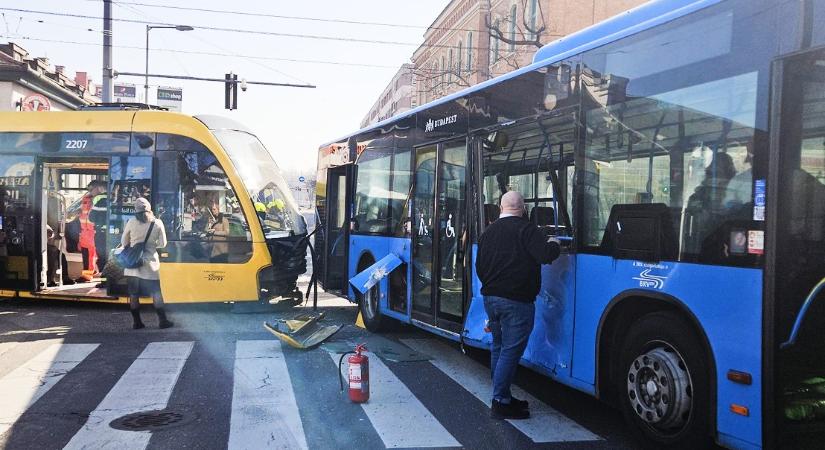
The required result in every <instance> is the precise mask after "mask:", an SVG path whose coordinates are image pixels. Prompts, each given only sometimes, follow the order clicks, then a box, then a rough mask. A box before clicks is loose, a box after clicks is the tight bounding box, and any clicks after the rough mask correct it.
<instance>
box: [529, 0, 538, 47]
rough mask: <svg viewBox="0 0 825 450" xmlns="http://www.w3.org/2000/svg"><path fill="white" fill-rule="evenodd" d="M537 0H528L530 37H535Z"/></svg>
mask: <svg viewBox="0 0 825 450" xmlns="http://www.w3.org/2000/svg"><path fill="white" fill-rule="evenodd" d="M538 3H539V2H538V0H530V38H531V39H535V38H536V37H538V36H537V34H536V18H537V16H538V9H539V8H538Z"/></svg>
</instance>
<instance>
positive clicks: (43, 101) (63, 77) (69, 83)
mask: <svg viewBox="0 0 825 450" xmlns="http://www.w3.org/2000/svg"><path fill="white" fill-rule="evenodd" d="M99 101H100V99H99V98H97V97H95V96H94V84H93V83H92V80H91V79H90V78H89V77H88V74H87V73H86V72H77V73H76V74H75V76H74V78H70V77H69V76H68V75H67V74H66V73H65V67H64V66H54V68H52V66H51V64H50V63H49V60H48V59H46V58H33V57H31V56H30V55H29V53H28V52H27V51H26V50H25V49H24V48H22V47H20V46H19V45H17V44H15V43H13V42H9V43H7V44H4V45H0V111H71V110H76V109H78V108H80V107H81V106H84V105H89V104H92V103H96V102H99Z"/></svg>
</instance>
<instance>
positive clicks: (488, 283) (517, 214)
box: [476, 191, 561, 419]
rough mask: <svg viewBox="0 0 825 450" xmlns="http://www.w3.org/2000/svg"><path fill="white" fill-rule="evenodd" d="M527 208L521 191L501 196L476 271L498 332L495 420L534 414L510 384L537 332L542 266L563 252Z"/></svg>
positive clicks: (495, 339)
mask: <svg viewBox="0 0 825 450" xmlns="http://www.w3.org/2000/svg"><path fill="white" fill-rule="evenodd" d="M524 212H525V210H524V198H523V197H522V196H521V194H519V193H518V192H516V191H510V192H507V193H506V194H504V195H503V196H502V197H501V215H500V216H499V218H498V220H496V221H495V222H493V223H492V224H490V226H489V227H487V229H486V230H484V233H483V234H482V235H481V238H480V239H479V241H478V258H477V259H476V272H477V273H478V278H479V279H480V280H481V293H482V295H484V309H485V311H487V317H488V318H489V328H490V331H491V332H492V333H493V345H492V348H491V349H490V370H491V373H492V377H493V402H492V406H491V407H490V416H491V417H493V418H494V419H526V418H528V417H530V411H529V409H528V405H527V402H526V401H523V400H519V399H517V398H514V397H513V396H512V395H511V394H510V384H511V383H512V382H513V377H515V375H516V369H517V368H518V363H519V360H520V359H521V356H522V355H523V354H524V349H525V348H526V347H527V340H528V338H529V337H530V332H531V331H533V320H534V316H535V304H534V302H535V300H536V295H538V293H539V287H540V286H541V265H542V264H550V263H551V262H553V260H555V259H556V258H558V256H559V253H560V252H561V248H560V246H559V243H558V241H556V240H553V239H551V240H549V241H548V240H547V239H545V237H544V235H543V234H542V233H541V231H539V229H538V228H537V227H536V226H535V225H533V224H532V223H530V221H529V220H527V219H526V218H525V214H524Z"/></svg>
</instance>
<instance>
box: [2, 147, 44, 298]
mask: <svg viewBox="0 0 825 450" xmlns="http://www.w3.org/2000/svg"><path fill="white" fill-rule="evenodd" d="M0 169H2V177H0V289H8V290H14V289H22V290H31V289H34V288H35V286H36V285H37V279H36V276H37V271H36V270H35V267H36V261H37V257H38V255H37V253H36V250H35V247H36V243H37V241H36V231H37V223H36V220H35V217H36V216H37V214H36V211H35V207H36V204H37V201H36V200H37V199H36V193H37V192H38V191H37V189H35V184H36V183H35V182H34V181H35V177H34V174H35V170H36V168H35V160H34V156H6V157H4V158H3V161H0Z"/></svg>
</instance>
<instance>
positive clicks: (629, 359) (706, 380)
mask: <svg viewBox="0 0 825 450" xmlns="http://www.w3.org/2000/svg"><path fill="white" fill-rule="evenodd" d="M706 358H707V356H706V355H705V351H704V350H703V347H702V343H701V341H700V340H699V339H698V337H697V336H696V333H695V332H694V331H693V329H692V328H691V327H690V326H689V325H688V324H687V323H685V321H684V320H682V319H681V318H679V316H677V315H676V314H673V313H671V312H655V313H650V314H647V315H645V316H642V317H641V318H639V319H638V320H637V321H636V322H635V323H634V324H633V325H632V327H631V329H630V331H629V332H628V334H627V335H626V336H625V338H624V340H623V341H622V346H621V352H620V356H619V359H618V364H619V366H618V367H617V368H616V372H614V373H617V374H619V376H617V377H616V380H615V388H616V392H617V393H619V407H620V409H621V411H622V415H623V416H624V418H625V420H626V421H627V422H628V424H630V425H631V429H632V430H633V431H634V432H635V433H636V434H637V436H638V437H640V438H641V440H642V441H643V442H645V443H646V444H647V445H648V446H650V447H651V448H662V447H669V448H706V447H707V446H708V445H710V417H709V414H710V411H711V408H710V375H709V372H710V371H709V368H708V363H707V360H706Z"/></svg>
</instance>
